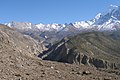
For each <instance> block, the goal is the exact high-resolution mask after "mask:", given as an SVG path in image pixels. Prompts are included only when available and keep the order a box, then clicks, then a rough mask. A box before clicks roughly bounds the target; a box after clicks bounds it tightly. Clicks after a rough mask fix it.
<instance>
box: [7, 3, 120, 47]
mask: <svg viewBox="0 0 120 80" xmlns="http://www.w3.org/2000/svg"><path fill="white" fill-rule="evenodd" d="M5 25H8V26H9V27H11V28H14V29H17V30H18V31H19V32H21V33H22V34H25V35H30V36H31V37H32V38H34V39H36V40H37V41H39V42H41V43H44V44H45V45H47V46H48V45H49V44H51V43H52V44H53V43H54V42H56V41H60V40H61V39H62V38H64V37H66V36H72V35H75V34H78V33H81V32H89V31H114V30H119V29H120V6H115V5H112V6H111V7H110V10H109V11H108V12H107V13H104V14H102V13H98V14H97V15H96V16H95V18H93V19H91V20H88V21H80V22H74V23H69V24H68V23H65V24H57V23H53V24H42V23H40V24H32V23H29V22H14V21H13V22H11V23H5Z"/></svg>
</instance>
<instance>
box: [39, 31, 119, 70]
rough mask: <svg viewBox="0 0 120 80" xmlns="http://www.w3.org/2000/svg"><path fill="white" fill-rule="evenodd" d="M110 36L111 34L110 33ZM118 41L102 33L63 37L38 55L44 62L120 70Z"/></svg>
mask: <svg viewBox="0 0 120 80" xmlns="http://www.w3.org/2000/svg"><path fill="white" fill-rule="evenodd" d="M111 35H112V33H111ZM119 45H120V40H116V39H114V38H112V37H111V36H109V35H108V34H105V33H102V32H85V33H81V34H78V35H76V36H73V37H65V38H64V39H62V40H61V41H60V42H58V43H56V44H54V45H53V46H52V47H51V48H50V49H49V50H47V51H45V52H44V53H43V54H40V55H39V57H41V58H43V59H44V60H53V61H58V62H64V63H76V64H84V65H89V66H95V67H97V68H111V69H117V68H119V69H120V62H119V61H120V46H119Z"/></svg>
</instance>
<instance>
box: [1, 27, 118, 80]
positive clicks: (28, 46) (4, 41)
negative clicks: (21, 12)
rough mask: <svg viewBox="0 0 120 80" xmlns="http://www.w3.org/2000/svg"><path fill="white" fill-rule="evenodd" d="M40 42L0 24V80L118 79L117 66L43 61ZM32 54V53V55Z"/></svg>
mask: <svg viewBox="0 0 120 80" xmlns="http://www.w3.org/2000/svg"><path fill="white" fill-rule="evenodd" d="M42 50H43V48H42V44H38V43H37V42H36V41H35V40H33V39H32V38H30V37H28V36H24V35H22V34H20V33H18V32H17V31H15V30H14V29H11V28H9V27H7V26H5V25H0V80H80V79H81V80H100V79H102V80H119V79H120V76H119V75H120V72H119V71H118V70H97V69H96V68H94V67H89V66H85V65H71V64H66V63H58V62H50V61H43V60H41V59H40V58H37V57H35V55H36V54H38V53H40V52H41V51H42ZM34 54H35V55H34Z"/></svg>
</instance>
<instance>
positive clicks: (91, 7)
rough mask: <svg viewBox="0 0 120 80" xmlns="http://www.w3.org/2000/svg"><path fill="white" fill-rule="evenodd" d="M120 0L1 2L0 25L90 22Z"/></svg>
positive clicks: (12, 0) (23, 0)
mask: <svg viewBox="0 0 120 80" xmlns="http://www.w3.org/2000/svg"><path fill="white" fill-rule="evenodd" d="M111 4H113V5H120V0H0V23H5V22H11V21H18V22H32V23H34V24H37V23H44V24H48V23H62V24H63V23H70V22H76V21H82V20H89V19H92V18H94V17H95V15H96V14H97V13H99V12H102V13H104V12H107V11H108V8H109V5H111Z"/></svg>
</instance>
